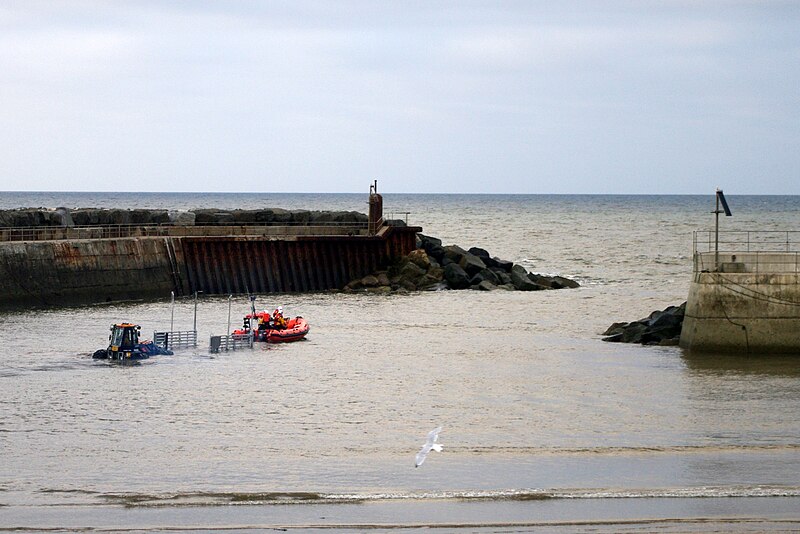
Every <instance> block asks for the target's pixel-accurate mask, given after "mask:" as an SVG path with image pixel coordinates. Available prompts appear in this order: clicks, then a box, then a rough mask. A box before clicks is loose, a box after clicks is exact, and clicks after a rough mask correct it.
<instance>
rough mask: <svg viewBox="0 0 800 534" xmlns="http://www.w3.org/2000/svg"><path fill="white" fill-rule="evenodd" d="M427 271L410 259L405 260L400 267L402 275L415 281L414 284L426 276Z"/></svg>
mask: <svg viewBox="0 0 800 534" xmlns="http://www.w3.org/2000/svg"><path fill="white" fill-rule="evenodd" d="M425 273H426V271H425V270H424V269H422V268H421V267H420V266H419V265H417V264H415V263H412V262H410V261H408V262H405V264H404V265H403V267H402V268H401V269H400V276H401V277H402V278H403V279H405V280H410V281H412V282H414V284H416V283H417V282H418V281H419V280H420V278H422V277H423V276H425Z"/></svg>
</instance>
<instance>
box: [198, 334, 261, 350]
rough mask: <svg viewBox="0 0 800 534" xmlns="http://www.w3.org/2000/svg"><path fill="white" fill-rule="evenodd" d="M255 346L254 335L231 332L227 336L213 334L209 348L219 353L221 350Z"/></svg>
mask: <svg viewBox="0 0 800 534" xmlns="http://www.w3.org/2000/svg"><path fill="white" fill-rule="evenodd" d="M244 348H249V349H252V348H253V336H251V335H250V334H230V335H226V336H211V339H210V341H209V350H210V351H211V352H212V353H214V354H217V353H218V352H220V351H225V352H228V351H231V350H241V349H244Z"/></svg>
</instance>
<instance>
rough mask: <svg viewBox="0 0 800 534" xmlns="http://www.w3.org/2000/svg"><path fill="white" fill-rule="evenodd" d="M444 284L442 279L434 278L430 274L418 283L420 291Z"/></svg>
mask: <svg viewBox="0 0 800 534" xmlns="http://www.w3.org/2000/svg"><path fill="white" fill-rule="evenodd" d="M441 283H442V277H441V276H439V277H436V276H432V275H431V274H430V273H428V274H426V275H425V276H423V277H422V278H421V279H420V280H419V282H418V283H417V287H418V288H420V289H427V288H429V287H432V286H435V285H438V284H441Z"/></svg>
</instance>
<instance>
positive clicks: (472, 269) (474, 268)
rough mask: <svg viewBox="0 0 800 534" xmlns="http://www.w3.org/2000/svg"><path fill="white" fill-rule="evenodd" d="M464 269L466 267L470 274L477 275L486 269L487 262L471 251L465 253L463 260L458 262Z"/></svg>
mask: <svg viewBox="0 0 800 534" xmlns="http://www.w3.org/2000/svg"><path fill="white" fill-rule="evenodd" d="M458 264H459V265H460V266H461V268H462V269H464V270H465V271H466V272H467V274H468V275H469V276H475V275H476V274H478V273H479V272H481V271H482V270H484V269H486V264H485V263H483V262H482V261H481V259H480V258H479V257H478V256H476V255H474V254H470V253H469V252H467V253H465V254H464V255H463V256H462V257H461V260H460V261H459V262H458Z"/></svg>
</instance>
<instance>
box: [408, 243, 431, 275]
mask: <svg viewBox="0 0 800 534" xmlns="http://www.w3.org/2000/svg"><path fill="white" fill-rule="evenodd" d="M408 261H410V262H411V263H413V264H414V265H416V266H417V267H419V268H421V269H424V270H426V271H427V270H428V269H429V268H430V266H431V260H430V259H429V258H428V254H427V253H426V252H425V251H424V250H423V249H421V248H418V249H416V250H412V251H411V253H410V254H409V255H408Z"/></svg>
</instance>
